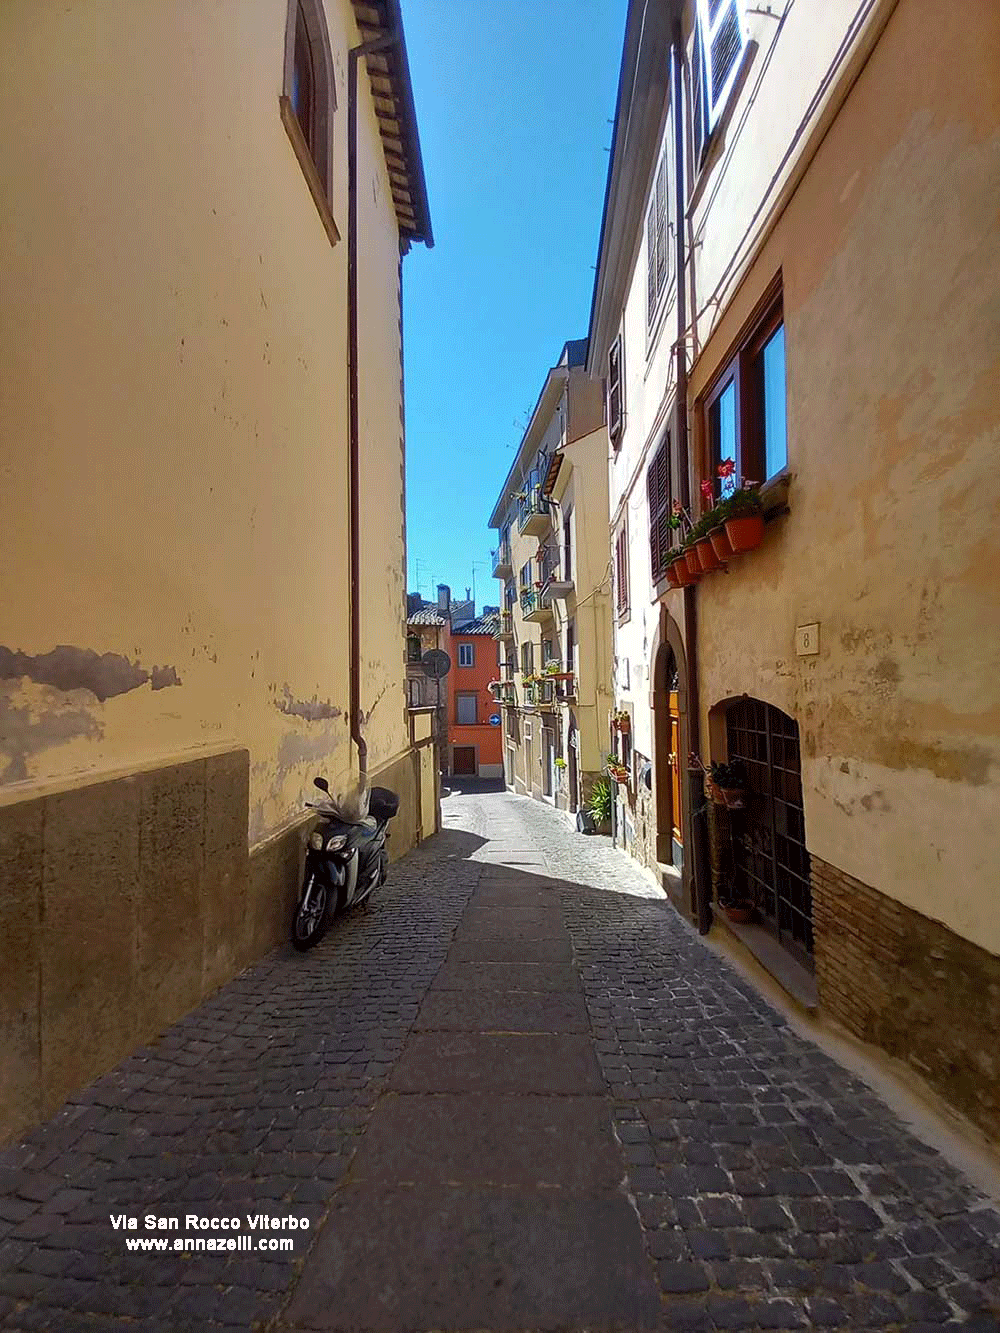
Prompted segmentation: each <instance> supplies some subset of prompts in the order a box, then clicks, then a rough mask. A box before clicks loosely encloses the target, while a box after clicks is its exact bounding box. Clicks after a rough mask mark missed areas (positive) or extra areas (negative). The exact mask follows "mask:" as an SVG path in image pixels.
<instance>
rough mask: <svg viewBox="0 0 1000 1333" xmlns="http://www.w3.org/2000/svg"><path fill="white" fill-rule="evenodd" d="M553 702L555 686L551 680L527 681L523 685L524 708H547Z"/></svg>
mask: <svg viewBox="0 0 1000 1333" xmlns="http://www.w3.org/2000/svg"><path fill="white" fill-rule="evenodd" d="M554 700H555V686H554V684H553V682H552V681H551V680H538V679H535V680H529V681H526V682H525V685H524V706H525V708H538V707H542V708H544V707H547V706H548V705H549V704H551V703H552V702H553V701H554Z"/></svg>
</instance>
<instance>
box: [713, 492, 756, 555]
mask: <svg viewBox="0 0 1000 1333" xmlns="http://www.w3.org/2000/svg"><path fill="white" fill-rule="evenodd" d="M719 508H720V509H721V510H723V523H724V525H725V529H726V539H727V540H728V542H729V545H730V546H731V547H732V549H733V551H734V552H736V553H737V554H739V552H741V551H752V550H754V549H755V548H756V547H758V546H759V545H760V543H761V540H762V538H763V536H764V506H763V505H762V504H761V499H760V496H759V495H758V493H757V491H756V489H755V488H754V487H752V486H749V485H744V486H743V487H742V488H741V489H740V490H738V491H733V493H732V495H730V496H729V498H728V499H727V500H723V502H722V504H721V505H720V506H719Z"/></svg>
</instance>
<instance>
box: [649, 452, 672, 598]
mask: <svg viewBox="0 0 1000 1333" xmlns="http://www.w3.org/2000/svg"><path fill="white" fill-rule="evenodd" d="M646 501H647V504H648V506H649V565H650V569H651V571H652V575H653V579H654V581H655V580H657V579H659V578H662V577H663V574H664V572H665V570H666V568H667V557H668V556H669V554H670V547H671V535H672V531H673V530H672V528H671V527H670V503H671V496H670V436H669V435H668V436H667V438H666V439H665V440H664V442H663V443H662V444H661V445H660V447H659V449H658V450H657V452H656V455H655V457H654V458H653V461H652V462H651V463H650V465H649V469H648V470H647V472H646Z"/></svg>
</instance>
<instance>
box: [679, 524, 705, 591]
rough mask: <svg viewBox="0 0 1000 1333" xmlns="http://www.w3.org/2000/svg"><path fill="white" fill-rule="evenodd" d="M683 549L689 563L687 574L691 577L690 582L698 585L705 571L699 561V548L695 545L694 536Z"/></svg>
mask: <svg viewBox="0 0 1000 1333" xmlns="http://www.w3.org/2000/svg"><path fill="white" fill-rule="evenodd" d="M681 549H682V550H683V552H684V559H685V561H686V562H687V572H688V574H689V575H690V582H692V583H697V581H698V580H699V579H700V578H701V576H702V574H703V573H704V571H703V570H702V567H701V561H700V560H699V559H698V548H697V546H696V545H695V543H694V540H693V534H692V536H691V537H689V538H688V539H687V541H686V542H685V543H684V545H683V547H682V548H681Z"/></svg>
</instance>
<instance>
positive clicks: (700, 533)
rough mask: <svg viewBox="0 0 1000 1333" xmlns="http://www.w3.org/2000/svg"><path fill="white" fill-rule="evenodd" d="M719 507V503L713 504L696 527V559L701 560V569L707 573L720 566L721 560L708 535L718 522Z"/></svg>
mask: <svg viewBox="0 0 1000 1333" xmlns="http://www.w3.org/2000/svg"><path fill="white" fill-rule="evenodd" d="M719 508H720V506H719V505H715V506H714V507H713V508H712V509H710V510H709V511H708V513H707V514H705V515H704V516H703V517H702V518H701V519H700V520H699V522H698V524H697V527H696V533H697V536H696V539H695V546H696V549H697V551H698V559H699V561H700V562H701V567H702V569H703V570H705V572H706V573H708V574H711V573H712V572H713V571H714V570H716V569H721V568H722V561H721V560H720V558H719V556H718V554H717V553H716V551H715V548H714V547H713V545H712V542H711V539H710V536H709V534H710V533H711V531H712V529H713V528H715V527H716V526H717V525H718V523H719Z"/></svg>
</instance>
